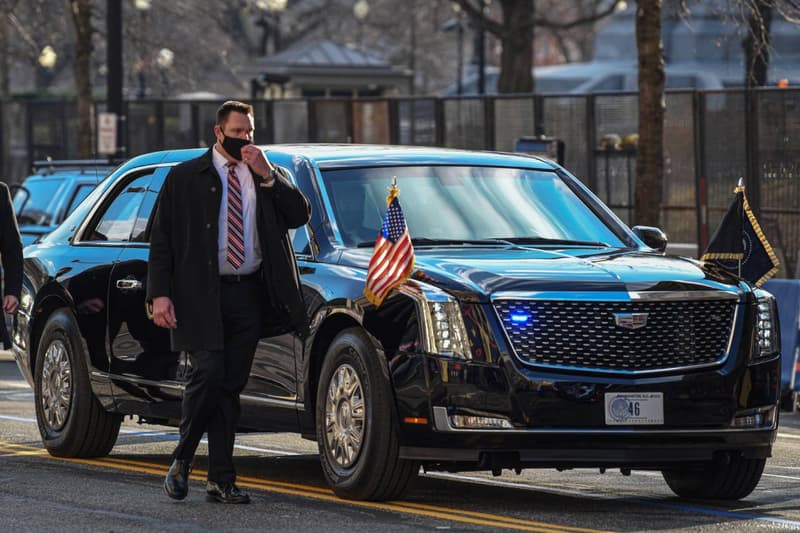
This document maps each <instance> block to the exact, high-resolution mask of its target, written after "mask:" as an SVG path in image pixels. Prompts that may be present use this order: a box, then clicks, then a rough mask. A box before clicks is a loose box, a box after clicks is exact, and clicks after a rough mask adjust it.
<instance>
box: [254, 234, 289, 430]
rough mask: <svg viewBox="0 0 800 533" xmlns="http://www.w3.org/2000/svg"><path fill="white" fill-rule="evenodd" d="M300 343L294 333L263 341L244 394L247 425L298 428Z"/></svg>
mask: <svg viewBox="0 0 800 533" xmlns="http://www.w3.org/2000/svg"><path fill="white" fill-rule="evenodd" d="M297 231H302V232H305V229H304V228H301V229H300V230H297ZM292 234H294V232H292ZM300 346H301V344H300V342H299V340H298V339H297V336H296V335H295V334H294V333H286V334H284V335H279V336H277V337H269V338H265V339H261V340H260V341H259V343H258V347H257V348H256V353H255V356H254V358H253V365H252V367H251V369H250V379H249V380H248V382H247V385H246V386H245V390H244V391H243V392H242V395H241V400H242V424H243V425H245V426H249V427H255V428H268V429H271V430H281V429H284V430H296V429H297V378H296V373H297V370H296V363H297V358H296V353H297V350H299V349H300V348H299V347H300Z"/></svg>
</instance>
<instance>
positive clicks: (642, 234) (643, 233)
mask: <svg viewBox="0 0 800 533" xmlns="http://www.w3.org/2000/svg"><path fill="white" fill-rule="evenodd" d="M633 232H634V233H635V234H636V236H637V237H639V238H640V239H642V241H644V243H645V244H646V245H647V246H649V247H650V248H655V249H656V250H658V251H659V252H664V250H666V249H667V235H666V233H664V232H663V231H661V229H660V228H654V227H652V226H634V227H633Z"/></svg>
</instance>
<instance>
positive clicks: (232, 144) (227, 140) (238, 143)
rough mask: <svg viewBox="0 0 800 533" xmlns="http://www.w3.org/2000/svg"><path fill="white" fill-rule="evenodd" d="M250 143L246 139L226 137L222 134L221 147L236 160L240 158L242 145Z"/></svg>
mask: <svg viewBox="0 0 800 533" xmlns="http://www.w3.org/2000/svg"><path fill="white" fill-rule="evenodd" d="M248 144H251V141H248V140H247V139H239V138H237V137H228V136H227V135H225V134H224V133H223V134H222V148H223V149H224V150H225V151H226V152H228V154H229V155H230V156H231V157H232V158H234V159H235V160H237V161H241V160H242V147H243V146H247V145H248Z"/></svg>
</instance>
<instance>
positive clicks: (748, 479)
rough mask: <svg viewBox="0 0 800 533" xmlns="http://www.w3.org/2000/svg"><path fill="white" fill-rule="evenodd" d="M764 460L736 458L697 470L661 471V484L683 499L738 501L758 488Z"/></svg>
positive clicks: (736, 456)
mask: <svg viewBox="0 0 800 533" xmlns="http://www.w3.org/2000/svg"><path fill="white" fill-rule="evenodd" d="M766 462H767V460H766V459H758V458H757V459H749V458H746V457H741V456H738V455H735V456H731V457H730V461H713V462H709V463H708V464H706V465H704V466H701V467H697V468H691V469H690V468H686V469H680V470H664V471H663V472H662V473H663V475H664V480H665V481H666V482H667V485H669V488H671V489H672V492H674V493H675V494H677V495H678V496H680V497H682V498H700V499H712V500H739V499H741V498H744V497H746V496H748V495H749V494H750V493H751V492H753V490H754V489H755V488H756V485H758V482H759V480H760V479H761V474H762V472H763V471H764V465H765V464H766Z"/></svg>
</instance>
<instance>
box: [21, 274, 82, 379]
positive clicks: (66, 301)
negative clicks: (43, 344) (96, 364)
mask: <svg viewBox="0 0 800 533" xmlns="http://www.w3.org/2000/svg"><path fill="white" fill-rule="evenodd" d="M71 301H72V300H71V298H69V297H68V296H67V294H66V292H65V291H64V290H63V288H62V287H61V286H60V285H58V284H51V285H45V286H43V287H42V288H41V289H40V290H39V292H38V294H37V295H36V300H35V302H34V306H33V312H32V314H31V325H30V334H29V339H28V366H29V370H30V372H31V375H33V374H34V371H35V369H36V354H37V352H38V351H39V342H40V340H41V336H42V331H44V326H45V324H47V320H48V319H49V318H50V317H51V316H52V315H53V313H55V312H56V311H58V310H59V309H69V310H71V311H72V312H73V313H74V312H75V309H74V308H73V306H71V305H70V302H71ZM86 363H87V364H88V363H89V361H88V360H87V361H86Z"/></svg>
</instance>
